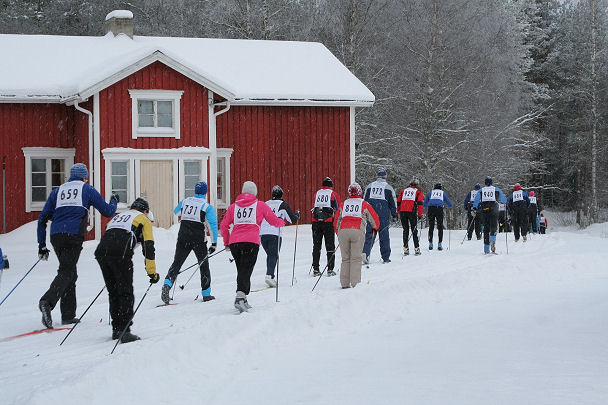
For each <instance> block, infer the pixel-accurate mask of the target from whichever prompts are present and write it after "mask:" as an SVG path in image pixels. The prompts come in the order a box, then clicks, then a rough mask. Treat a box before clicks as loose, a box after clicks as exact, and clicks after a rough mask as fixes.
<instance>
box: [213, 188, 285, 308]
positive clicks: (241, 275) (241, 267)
mask: <svg viewBox="0 0 608 405" xmlns="http://www.w3.org/2000/svg"><path fill="white" fill-rule="evenodd" d="M257 194H258V187H257V186H256V185H255V183H254V182H253V181H246V182H245V183H243V188H242V193H241V194H240V195H239V196H238V197H237V198H236V201H235V202H234V203H233V204H231V205H230V207H228V210H226V214H225V215H224V219H223V220H222V224H221V225H220V231H221V233H222V238H224V246H226V249H227V250H229V251H230V252H231V253H232V257H234V262H235V264H236V271H237V276H236V298H235V300H234V307H235V308H236V309H238V310H239V312H243V311H247V310H248V309H249V308H251V306H250V305H249V303H248V302H247V295H248V294H249V291H250V290H251V273H252V272H253V267H254V266H255V262H256V260H257V258H258V251H259V250H260V225H261V224H262V220H264V219H265V220H266V221H268V223H269V224H270V225H272V226H276V227H277V228H280V227H282V226H283V225H285V222H284V221H283V220H282V219H280V218H278V217H277V216H276V215H275V214H274V212H272V209H271V208H270V207H269V206H268V204H266V203H265V202H263V201H259V200H258V199H257V198H256V196H257ZM230 225H233V227H232V231H230Z"/></svg>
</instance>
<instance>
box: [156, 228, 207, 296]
mask: <svg viewBox="0 0 608 405" xmlns="http://www.w3.org/2000/svg"><path fill="white" fill-rule="evenodd" d="M193 250H194V254H195V255H196V260H197V261H198V263H201V261H202V260H203V259H204V258H205V257H207V243H206V242H205V241H202V242H200V241H196V242H195V241H187V240H184V239H182V238H180V237H178V238H177V245H176V246H175V257H174V258H173V264H172V265H171V267H169V272H168V273H167V277H165V278H168V279H169V280H170V281H171V284H173V283H174V282H175V279H176V278H177V275H178V274H179V270H180V269H181V268H182V265H183V264H184V262H185V261H186V259H187V258H188V255H189V254H190V252H191V251H193ZM200 271H201V290H206V289H207V288H209V287H210V286H211V273H210V272H209V260H205V261H204V262H202V263H201V264H200Z"/></svg>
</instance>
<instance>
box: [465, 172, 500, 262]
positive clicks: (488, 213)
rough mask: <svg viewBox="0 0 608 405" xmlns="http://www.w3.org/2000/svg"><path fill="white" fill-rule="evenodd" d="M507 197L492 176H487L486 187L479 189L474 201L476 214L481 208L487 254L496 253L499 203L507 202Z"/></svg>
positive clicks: (485, 251) (484, 246) (484, 249)
mask: <svg viewBox="0 0 608 405" xmlns="http://www.w3.org/2000/svg"><path fill="white" fill-rule="evenodd" d="M506 201H507V198H506V197H505V195H504V193H503V192H502V190H501V189H500V188H498V187H494V186H493V185H492V178H491V177H490V176H488V177H486V180H485V187H483V188H482V189H481V190H479V193H477V195H476V196H475V200H474V201H473V209H474V210H475V214H473V215H476V213H477V209H478V208H481V215H482V218H481V220H482V223H483V251H484V253H485V254H488V253H490V251H491V252H492V253H496V228H497V227H498V203H499V202H502V203H505V202H506Z"/></svg>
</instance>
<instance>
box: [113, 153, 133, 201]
mask: <svg viewBox="0 0 608 405" xmlns="http://www.w3.org/2000/svg"><path fill="white" fill-rule="evenodd" d="M110 170H111V173H110V176H111V177H112V179H111V184H112V186H111V187H112V194H113V193H116V194H118V196H119V197H120V201H122V202H124V203H126V202H128V201H129V200H128V196H129V161H112V162H111V169H110Z"/></svg>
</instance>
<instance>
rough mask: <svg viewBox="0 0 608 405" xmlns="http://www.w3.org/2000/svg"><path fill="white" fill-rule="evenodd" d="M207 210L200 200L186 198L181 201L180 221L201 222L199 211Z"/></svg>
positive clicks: (205, 204)
mask: <svg viewBox="0 0 608 405" xmlns="http://www.w3.org/2000/svg"><path fill="white" fill-rule="evenodd" d="M206 209H207V202H206V201H205V200H203V199H202V198H195V197H188V198H186V199H185V200H184V201H182V221H192V222H199V223H200V222H201V211H204V210H206Z"/></svg>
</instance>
